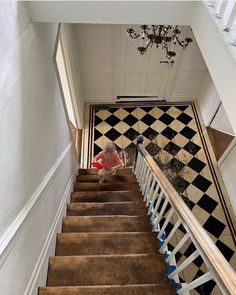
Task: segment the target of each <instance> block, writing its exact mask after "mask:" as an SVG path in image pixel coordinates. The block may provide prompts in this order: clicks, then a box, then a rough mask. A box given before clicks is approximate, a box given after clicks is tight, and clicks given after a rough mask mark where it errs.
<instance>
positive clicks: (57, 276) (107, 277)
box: [47, 253, 166, 286]
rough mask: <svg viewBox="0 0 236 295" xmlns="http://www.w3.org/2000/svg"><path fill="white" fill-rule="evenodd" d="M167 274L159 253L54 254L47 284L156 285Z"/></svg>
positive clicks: (51, 258) (163, 279)
mask: <svg viewBox="0 0 236 295" xmlns="http://www.w3.org/2000/svg"><path fill="white" fill-rule="evenodd" d="M91 266H92V267H91ZM165 273H166V265H165V263H164V261H163V260H162V256H161V254H159V253H157V254H129V255H127V254H125V255H94V256H92V255H91V256H85V255H84V256H54V257H50V259H49V270H48V281H47V285H48V286H79V285H80V286H81V285H116V284H119V285H120V284H121V285H123V284H138V283H144V284H145V283H148V284H156V283H159V282H163V281H165Z"/></svg>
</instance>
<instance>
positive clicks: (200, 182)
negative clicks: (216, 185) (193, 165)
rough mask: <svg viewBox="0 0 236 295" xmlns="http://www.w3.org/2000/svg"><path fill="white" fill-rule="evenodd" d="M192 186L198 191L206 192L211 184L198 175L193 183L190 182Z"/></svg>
mask: <svg viewBox="0 0 236 295" xmlns="http://www.w3.org/2000/svg"><path fill="white" fill-rule="evenodd" d="M192 184H193V185H194V186H196V187H197V188H198V189H200V190H201V191H202V192H204V193H205V192H206V191H207V190H208V188H209V187H210V185H211V184H212V182H211V181H210V180H208V179H206V178H205V177H203V176H202V175H200V174H199V175H198V176H197V177H196V178H195V179H194V181H193V182H192Z"/></svg>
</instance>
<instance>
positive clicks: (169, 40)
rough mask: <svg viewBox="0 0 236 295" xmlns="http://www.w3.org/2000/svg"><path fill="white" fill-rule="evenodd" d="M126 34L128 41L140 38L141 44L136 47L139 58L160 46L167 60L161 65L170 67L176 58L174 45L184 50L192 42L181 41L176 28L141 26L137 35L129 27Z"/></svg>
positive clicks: (190, 40) (189, 39)
mask: <svg viewBox="0 0 236 295" xmlns="http://www.w3.org/2000/svg"><path fill="white" fill-rule="evenodd" d="M126 32H127V35H128V37H129V39H130V40H134V39H137V38H139V37H140V38H141V44H140V46H139V47H137V50H138V53H139V54H140V55H141V56H142V55H144V54H145V53H147V51H148V49H149V48H151V47H153V46H155V47H156V48H158V47H159V46H160V47H161V48H162V49H163V50H165V56H166V58H167V60H166V61H162V63H163V62H164V63H168V64H170V65H173V63H174V60H173V58H174V57H175V56H176V52H175V51H174V48H175V44H179V45H180V46H181V47H183V48H186V47H187V46H188V44H189V43H191V42H192V41H193V40H192V39H191V38H185V39H184V40H181V36H180V34H181V31H180V29H179V27H178V26H170V25H169V26H164V25H158V26H157V25H141V26H140V31H139V32H138V33H136V32H135V30H134V29H133V28H132V26H131V27H130V28H128V29H127V31H126Z"/></svg>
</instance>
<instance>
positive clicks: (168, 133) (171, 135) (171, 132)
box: [161, 127, 177, 140]
mask: <svg viewBox="0 0 236 295" xmlns="http://www.w3.org/2000/svg"><path fill="white" fill-rule="evenodd" d="M161 134H162V135H163V136H165V137H166V138H168V139H170V140H171V139H173V138H174V137H175V136H176V134H177V132H176V131H175V130H173V129H171V128H170V127H166V128H165V129H164V130H163V131H162V132H161Z"/></svg>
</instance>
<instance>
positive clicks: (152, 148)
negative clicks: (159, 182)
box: [146, 142, 161, 157]
mask: <svg viewBox="0 0 236 295" xmlns="http://www.w3.org/2000/svg"><path fill="white" fill-rule="evenodd" d="M146 150H147V151H148V153H149V154H150V155H151V156H152V157H154V156H155V155H157V154H158V153H159V151H160V150H161V148H160V147H159V146H158V145H157V144H155V143H153V142H150V143H149V144H148V145H147V146H146Z"/></svg>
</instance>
